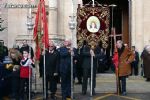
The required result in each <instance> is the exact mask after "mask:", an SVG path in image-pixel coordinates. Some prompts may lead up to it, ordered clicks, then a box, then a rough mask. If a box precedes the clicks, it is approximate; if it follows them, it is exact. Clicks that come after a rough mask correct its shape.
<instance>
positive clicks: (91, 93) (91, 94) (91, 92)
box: [90, 55, 93, 96]
mask: <svg viewBox="0 0 150 100" xmlns="http://www.w3.org/2000/svg"><path fill="white" fill-rule="evenodd" d="M90 96H93V55H91V91H90Z"/></svg>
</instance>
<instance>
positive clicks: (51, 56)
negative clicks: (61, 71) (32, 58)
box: [41, 50, 59, 98]
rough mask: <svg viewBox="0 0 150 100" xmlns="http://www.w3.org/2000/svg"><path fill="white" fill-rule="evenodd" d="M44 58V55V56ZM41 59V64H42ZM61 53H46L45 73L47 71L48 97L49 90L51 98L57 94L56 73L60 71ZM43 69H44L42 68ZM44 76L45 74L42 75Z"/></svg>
mask: <svg viewBox="0 0 150 100" xmlns="http://www.w3.org/2000/svg"><path fill="white" fill-rule="evenodd" d="M42 58H43V57H42ZM42 62H43V61H41V65H42ZM58 67H59V53H58V51H56V50H54V51H53V52H50V51H46V53H45V73H46V97H47V98H48V90H50V91H51V98H53V97H54V96H55V93H56V90H57V79H56V76H54V73H58ZM42 71H43V69H42ZM42 76H43V75H42Z"/></svg>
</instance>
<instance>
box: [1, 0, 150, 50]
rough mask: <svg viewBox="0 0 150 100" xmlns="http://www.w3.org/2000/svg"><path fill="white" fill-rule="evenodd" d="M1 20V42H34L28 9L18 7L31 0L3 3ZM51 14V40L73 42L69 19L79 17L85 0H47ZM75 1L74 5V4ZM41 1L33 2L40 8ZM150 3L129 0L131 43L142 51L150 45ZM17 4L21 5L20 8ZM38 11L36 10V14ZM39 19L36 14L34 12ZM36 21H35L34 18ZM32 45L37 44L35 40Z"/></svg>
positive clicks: (11, 0)
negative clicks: (79, 7)
mask: <svg viewBox="0 0 150 100" xmlns="http://www.w3.org/2000/svg"><path fill="white" fill-rule="evenodd" d="M1 1H2V2H1V3H0V4H1V8H0V13H1V15H0V17H1V19H3V20H4V21H3V23H1V25H2V27H6V29H5V30H3V31H0V40H4V42H5V45H6V46H8V47H9V48H11V47H12V46H13V45H14V44H18V45H21V41H22V40H23V39H27V40H29V43H30V41H31V40H32V33H33V32H30V33H29V32H28V30H27V25H26V24H27V15H28V11H29V10H28V8H21V7H14V6H16V5H17V4H18V5H19V4H21V5H26V4H28V3H29V2H28V1H27V0H1ZM45 1H46V5H47V11H48V24H49V25H48V27H49V37H50V39H51V40H54V41H55V42H57V43H58V44H59V43H60V42H61V41H62V40H65V39H67V40H68V39H71V37H72V33H71V31H70V29H69V26H68V23H69V21H70V18H69V16H71V15H72V12H74V14H76V11H77V10H76V9H77V5H78V4H81V5H82V0H78V1H77V0H45ZM72 1H73V2H72ZM37 3H38V0H31V4H32V5H37ZM6 4H7V5H6ZM149 4H150V1H149V0H128V5H129V16H128V17H129V36H130V38H129V42H130V44H131V45H135V46H136V47H137V50H138V51H140V52H141V51H142V50H143V48H144V46H145V45H148V44H150V27H149V25H150V12H149V8H150V5H149ZM11 5H12V6H11ZM18 5H17V6H18ZM35 9H36V8H34V7H33V9H32V12H34V11H35ZM32 15H33V16H35V14H34V13H32ZM33 22H34V18H33ZM75 33H76V30H75V31H74V33H73V37H74V38H73V39H74V40H73V41H74V44H73V45H74V46H76V38H75V37H76V34H75ZM32 45H34V43H33V41H32Z"/></svg>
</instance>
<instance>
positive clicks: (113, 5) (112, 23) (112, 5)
mask: <svg viewBox="0 0 150 100" xmlns="http://www.w3.org/2000/svg"><path fill="white" fill-rule="evenodd" d="M116 6H117V5H115V4H111V5H109V7H111V10H112V12H111V13H112V15H111V21H112V22H111V33H112V31H113V28H114V26H113V25H114V21H113V17H114V15H113V13H114V8H115V7H116ZM111 36H113V34H111ZM110 56H112V37H111V48H110Z"/></svg>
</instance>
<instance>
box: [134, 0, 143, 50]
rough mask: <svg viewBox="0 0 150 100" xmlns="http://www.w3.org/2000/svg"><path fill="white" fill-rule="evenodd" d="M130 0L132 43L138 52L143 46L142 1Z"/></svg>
mask: <svg viewBox="0 0 150 100" xmlns="http://www.w3.org/2000/svg"><path fill="white" fill-rule="evenodd" d="M131 1H132V33H131V34H132V45H135V46H136V47H137V49H138V51H139V52H142V50H143V47H144V41H145V39H144V34H143V33H144V30H143V29H144V27H143V1H141V0H131Z"/></svg>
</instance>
